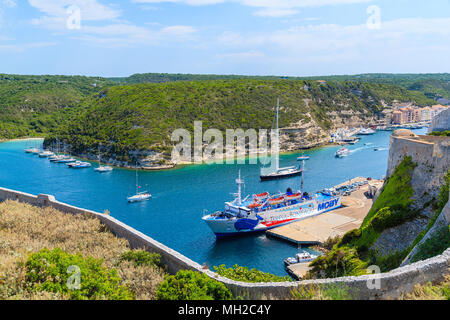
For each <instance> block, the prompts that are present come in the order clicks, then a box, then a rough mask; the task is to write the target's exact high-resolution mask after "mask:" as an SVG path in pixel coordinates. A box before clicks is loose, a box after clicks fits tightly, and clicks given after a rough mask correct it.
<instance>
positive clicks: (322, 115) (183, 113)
mask: <svg viewBox="0 0 450 320" xmlns="http://www.w3.org/2000/svg"><path fill="white" fill-rule="evenodd" d="M415 95H416V93H412V92H409V91H407V90H405V89H404V88H401V87H395V86H391V85H385V84H372V83H363V84H359V83H356V82H330V83H327V84H326V85H321V84H319V83H317V82H316V81H300V80H298V81H287V80H254V79H246V80H215V81H180V82H167V83H152V84H148V83H146V84H135V85H125V86H116V87H108V88H106V89H104V90H102V91H101V93H100V94H98V95H94V96H91V98H90V99H85V100H84V103H82V104H80V106H78V107H76V108H73V109H71V110H70V121H62V122H61V125H60V126H59V127H58V128H57V129H56V130H53V134H52V135H50V136H49V138H48V139H46V142H45V143H46V144H50V143H52V141H55V139H56V137H57V138H58V139H59V140H64V141H66V142H67V143H68V144H70V145H71V146H72V150H73V151H74V152H75V153H84V152H86V151H89V150H90V151H91V152H94V151H95V152H96V150H97V148H98V147H99V146H101V148H102V149H103V150H102V152H103V153H104V154H105V155H112V156H113V157H115V158H117V159H118V160H121V161H127V162H134V161H135V159H133V156H132V155H131V154H133V152H132V151H134V150H148V149H151V150H154V151H157V152H163V153H164V154H165V155H166V158H169V157H170V151H171V150H172V147H173V145H174V144H175V143H174V142H172V141H171V134H172V132H173V131H174V130H175V129H179V128H184V129H187V130H188V131H190V132H191V133H192V132H193V125H194V121H196V120H201V121H202V124H203V130H207V129H210V128H216V129H219V130H221V131H222V132H224V131H225V130H226V129H237V128H242V129H244V130H246V129H270V128H272V127H273V118H274V106H275V104H276V98H277V97H279V98H280V102H281V108H280V127H283V126H287V125H290V124H292V123H297V122H299V121H302V122H303V123H308V122H310V121H311V120H314V121H315V122H316V123H317V124H318V125H319V126H321V127H322V128H324V129H327V128H330V127H331V124H332V122H331V119H330V116H329V114H328V113H329V112H332V111H335V112H340V111H343V110H347V111H354V112H358V113H360V114H361V116H362V117H369V116H373V115H378V114H380V112H381V110H382V109H383V108H384V107H383V103H390V102H392V101H393V100H398V101H411V100H413V101H415ZM429 102H431V103H432V101H429Z"/></svg>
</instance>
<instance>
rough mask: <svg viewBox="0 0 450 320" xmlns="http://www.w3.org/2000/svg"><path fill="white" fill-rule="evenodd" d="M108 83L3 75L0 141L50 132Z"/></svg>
mask: <svg viewBox="0 0 450 320" xmlns="http://www.w3.org/2000/svg"><path fill="white" fill-rule="evenodd" d="M107 83H108V81H107V80H105V79H102V78H88V77H81V76H22V75H6V74H0V139H4V138H17V137H23V136H28V135H39V134H43V133H46V132H49V131H51V130H52V129H53V128H55V126H56V125H57V123H59V122H60V121H62V119H63V118H64V117H65V115H64V113H65V109H67V108H71V107H75V106H77V105H78V104H79V103H80V101H81V100H82V99H84V98H85V97H87V96H89V95H91V94H93V93H95V92H98V91H99V90H101V89H102V87H104V86H105V85H107Z"/></svg>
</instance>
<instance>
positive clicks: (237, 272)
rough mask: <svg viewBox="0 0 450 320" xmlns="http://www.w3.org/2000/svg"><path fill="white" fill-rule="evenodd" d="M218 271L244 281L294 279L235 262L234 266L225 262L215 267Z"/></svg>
mask: <svg viewBox="0 0 450 320" xmlns="http://www.w3.org/2000/svg"><path fill="white" fill-rule="evenodd" d="M214 271H216V272H217V273H218V274H219V275H221V276H222V277H225V278H228V279H232V280H236V281H243V282H284V281H292V279H291V278H290V277H288V276H284V277H280V276H276V275H274V274H271V273H266V272H262V271H260V270H258V269H255V268H253V269H249V268H247V267H242V266H239V265H237V264H235V265H234V266H233V267H232V268H227V267H226V266H225V265H224V264H223V265H220V266H218V267H216V266H215V267H214Z"/></svg>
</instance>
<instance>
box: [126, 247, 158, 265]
mask: <svg viewBox="0 0 450 320" xmlns="http://www.w3.org/2000/svg"><path fill="white" fill-rule="evenodd" d="M120 260H121V261H130V262H132V263H133V264H134V266H135V267H138V266H149V267H160V266H161V255H160V254H158V253H150V252H148V251H145V250H130V251H127V252H125V253H123V254H122V255H121V256H120Z"/></svg>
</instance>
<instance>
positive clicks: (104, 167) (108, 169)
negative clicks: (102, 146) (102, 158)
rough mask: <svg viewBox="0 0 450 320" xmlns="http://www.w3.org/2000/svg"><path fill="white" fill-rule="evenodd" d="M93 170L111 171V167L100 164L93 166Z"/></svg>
mask: <svg viewBox="0 0 450 320" xmlns="http://www.w3.org/2000/svg"><path fill="white" fill-rule="evenodd" d="M94 171H97V172H110V171H113V168H112V167H110V166H100V167H97V168H95V169H94Z"/></svg>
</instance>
